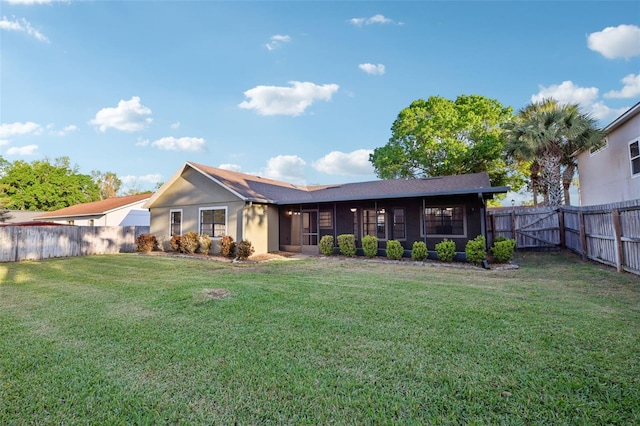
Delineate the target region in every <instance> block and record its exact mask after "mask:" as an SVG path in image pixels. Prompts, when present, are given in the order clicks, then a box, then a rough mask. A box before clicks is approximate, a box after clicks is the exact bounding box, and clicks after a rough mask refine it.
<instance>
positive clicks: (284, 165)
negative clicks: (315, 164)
mask: <svg viewBox="0 0 640 426" xmlns="http://www.w3.org/2000/svg"><path fill="white" fill-rule="evenodd" d="M306 164H307V163H306V162H305V161H304V160H303V159H302V158H300V157H298V156H297V155H278V156H277V157H272V158H270V159H269V161H268V162H267V167H266V168H265V169H264V171H263V173H262V174H263V175H264V176H265V177H268V178H271V179H276V180H281V181H283V182H289V183H293V184H297V185H304V184H305V179H304V166H305V165H306Z"/></svg>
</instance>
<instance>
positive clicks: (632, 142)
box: [627, 138, 640, 178]
mask: <svg viewBox="0 0 640 426" xmlns="http://www.w3.org/2000/svg"><path fill="white" fill-rule="evenodd" d="M634 143H636V144H638V154H639V155H637V156H635V157H631V145H633V144H634ZM627 152H628V153H629V172H630V173H631V177H632V178H637V177H640V170H639V171H638V172H637V173H633V160H635V159H640V138H636V139H633V140H631V141H629V143H628V144H627Z"/></svg>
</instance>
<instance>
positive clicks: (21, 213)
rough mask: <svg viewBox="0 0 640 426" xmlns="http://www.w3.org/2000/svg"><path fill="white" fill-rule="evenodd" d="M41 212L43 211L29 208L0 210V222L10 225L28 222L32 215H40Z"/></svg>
mask: <svg viewBox="0 0 640 426" xmlns="http://www.w3.org/2000/svg"><path fill="white" fill-rule="evenodd" d="M42 213H44V212H42V211H31V210H0V224H3V225H10V224H14V223H23V222H30V221H32V220H33V218H34V217H36V216H40V215H41V214H42Z"/></svg>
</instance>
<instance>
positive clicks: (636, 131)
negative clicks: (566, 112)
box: [578, 114, 640, 206]
mask: <svg viewBox="0 0 640 426" xmlns="http://www.w3.org/2000/svg"><path fill="white" fill-rule="evenodd" d="M639 139H640V114H637V115H635V116H634V117H632V118H630V119H629V120H628V121H627V122H625V123H624V124H622V125H620V126H619V127H617V128H616V129H614V130H612V131H611V132H610V133H609V134H608V135H607V141H608V144H607V147H606V148H604V149H602V150H600V151H597V152H595V153H593V154H591V153H590V152H588V151H586V152H583V153H581V154H580V155H579V156H578V174H579V178H580V203H581V204H582V205H585V206H588V205H596V204H608V203H615V202H619V201H628V200H635V199H639V198H640V176H639V175H635V176H632V174H631V162H630V158H629V143H630V142H633V141H636V140H639Z"/></svg>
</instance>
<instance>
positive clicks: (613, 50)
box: [587, 25, 640, 59]
mask: <svg viewBox="0 0 640 426" xmlns="http://www.w3.org/2000/svg"><path fill="white" fill-rule="evenodd" d="M587 45H588V46H589V49H591V50H594V51H596V52H598V53H600V54H601V55H602V56H604V57H605V58H607V59H615V58H627V59H628V58H630V57H632V56H637V55H640V28H639V27H637V26H635V25H618V26H617V27H607V28H605V29H604V30H602V31H598V32H595V33H591V34H589V36H588V37H587Z"/></svg>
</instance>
